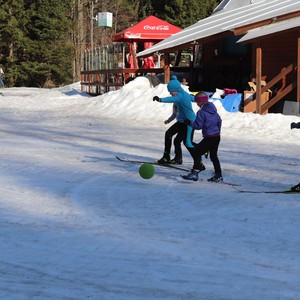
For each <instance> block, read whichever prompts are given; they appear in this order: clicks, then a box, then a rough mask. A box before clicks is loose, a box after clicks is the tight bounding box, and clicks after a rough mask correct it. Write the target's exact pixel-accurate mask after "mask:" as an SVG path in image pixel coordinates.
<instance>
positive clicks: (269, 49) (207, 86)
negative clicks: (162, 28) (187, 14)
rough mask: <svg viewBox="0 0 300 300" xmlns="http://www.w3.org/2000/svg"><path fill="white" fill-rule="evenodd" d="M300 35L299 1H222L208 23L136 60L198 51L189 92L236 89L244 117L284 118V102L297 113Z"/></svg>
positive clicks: (202, 22) (192, 28)
mask: <svg viewBox="0 0 300 300" xmlns="http://www.w3.org/2000/svg"><path fill="white" fill-rule="evenodd" d="M299 29H300V1H298V0H297V1H295V0H284V3H283V1H281V0H268V1H266V0H251V1H250V0H224V1H223V2H221V4H220V5H219V6H218V7H217V8H216V9H215V11H214V13H213V14H212V15H211V16H210V17H208V18H206V19H203V20H200V21H199V22H197V23H196V24H194V25H191V26H190V27H188V28H185V29H183V30H182V31H181V32H179V33H177V34H174V35H173V36H171V37H170V38H168V39H166V40H164V41H162V42H160V43H158V44H156V45H154V46H153V47H151V48H150V49H147V50H145V51H142V52H141V53H139V54H138V56H140V57H143V56H144V55H149V53H155V52H163V53H165V55H166V54H167V53H170V52H174V51H178V50H181V49H184V48H187V47H194V48H197V47H198V48H199V47H200V48H201V51H200V53H201V63H200V65H198V66H194V68H196V67H197V69H195V70H196V72H197V73H196V74H195V75H194V76H193V77H192V79H194V80H191V81H190V88H191V89H193V90H195V89H196V90H206V91H214V90H215V89H216V88H219V89H222V88H235V89H237V90H238V91H239V92H240V93H243V95H244V101H243V106H242V108H241V109H242V110H243V111H246V112H256V113H266V112H282V111H283V106H284V103H285V102H286V101H292V102H297V104H298V107H300V71H299V70H300V30H299ZM195 61H197V57H196V59H195ZM199 68H200V70H199ZM199 72H200V73H199ZM167 73H169V70H167ZM250 84H251V86H252V87H255V90H254V89H253V88H251V87H250ZM249 95H251V97H248V96H249ZM245 96H247V98H245ZM299 114H300V108H299Z"/></svg>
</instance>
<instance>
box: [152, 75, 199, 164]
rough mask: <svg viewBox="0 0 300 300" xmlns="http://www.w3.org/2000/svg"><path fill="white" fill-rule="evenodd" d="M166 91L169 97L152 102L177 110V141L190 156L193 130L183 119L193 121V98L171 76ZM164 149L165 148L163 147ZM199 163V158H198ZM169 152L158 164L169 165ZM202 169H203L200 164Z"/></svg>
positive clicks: (155, 99) (165, 153) (157, 98)
mask: <svg viewBox="0 0 300 300" xmlns="http://www.w3.org/2000/svg"><path fill="white" fill-rule="evenodd" d="M167 88H168V91H169V93H170V94H171V96H169V97H164V98H159V97H158V96H154V97H153V101H158V102H163V103H173V104H175V105H176V107H177V109H178V115H177V123H178V124H177V129H178V133H177V141H179V140H181V141H183V142H184V145H185V146H186V148H187V150H188V151H189V152H190V154H191V155H192V153H193V148H194V145H193V142H192V140H193V133H194V130H193V128H192V127H191V126H189V125H188V124H186V123H185V122H184V120H185V119H189V120H191V121H194V120H195V117H196V115H195V112H194V110H193V107H192V101H194V96H193V95H190V94H189V93H187V92H186V91H185V90H184V89H183V88H182V86H181V83H180V82H179V81H178V80H177V77H176V76H172V78H171V80H170V82H169V83H168V85H167ZM165 149H166V147H165ZM200 161H201V158H200ZM170 162H171V160H170V152H169V151H165V152H164V155H163V157H162V158H161V159H159V160H158V163H160V164H164V163H165V164H166V163H170ZM201 164H202V161H201ZM202 168H203V169H205V167H204V165H203V164H202Z"/></svg>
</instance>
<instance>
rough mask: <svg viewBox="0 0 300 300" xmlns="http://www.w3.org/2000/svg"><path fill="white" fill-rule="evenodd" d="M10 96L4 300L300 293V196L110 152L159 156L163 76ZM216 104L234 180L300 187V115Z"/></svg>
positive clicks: (2, 149) (5, 122) (1, 183)
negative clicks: (145, 170)
mask: <svg viewBox="0 0 300 300" xmlns="http://www.w3.org/2000/svg"><path fill="white" fill-rule="evenodd" d="M185 88H186V89H187V90H188V87H185ZM219 88H220V87H219ZM1 91H2V92H3V94H4V96H3V97H2V96H1V97H0V116H1V132H0V143H1V146H0V153H1V156H0V168H1V174H0V226H1V231H0V241H1V252H0V253H1V254H0V260H1V261H0V278H1V280H0V298H1V299H6V300H7V299H9V300H10V299H12V300H18V299H21V300H23V299H59V300H67V299H68V300H69V299H76V300H77V299H78V300H81V299H97V300H98V299H101V300H111V299H114V300H137V299H143V300H144V299H155V300H157V299H163V300H176V299H182V300H193V299H194V300H252V299H253V300H254V299H255V300H257V299H264V300H288V299H289V300H295V299H300V252H299V249H300V235H299V228H300V194H265V193H241V192H238V191H237V190H236V189H235V188H234V187H232V186H229V185H225V184H215V183H208V182H207V181H206V179H207V178H209V177H210V176H211V174H212V172H213V168H212V163H211V162H210V160H209V159H205V158H204V164H205V165H206V171H204V172H201V174H200V180H199V181H198V182H190V181H185V180H183V179H182V178H181V177H180V174H182V172H183V171H179V170H173V169H169V168H164V167H157V166H155V176H154V177H153V178H151V179H148V180H145V179H143V178H141V177H140V176H139V172H138V170H139V166H140V165H139V164H132V163H126V162H120V161H118V160H117V159H116V158H115V156H116V155H118V156H122V157H126V158H131V159H138V160H147V161H153V160H156V159H159V158H160V157H161V156H162V154H163V146H164V133H165V131H166V130H167V128H168V127H169V126H170V124H168V125H165V124H164V123H163V121H164V120H166V119H167V118H168V117H169V116H170V115H171V113H172V104H162V103H158V102H153V101H152V97H153V96H155V95H158V96H160V97H163V96H168V95H169V94H168V92H167V89H166V85H164V84H160V85H158V86H157V87H152V86H151V84H150V82H149V80H148V79H147V78H145V77H139V78H137V79H135V80H134V81H131V82H130V83H128V84H127V85H125V86H124V87H123V88H121V89H120V90H117V91H111V92H109V93H106V94H104V95H101V96H97V97H89V96H88V95H87V94H85V93H82V92H81V91H80V84H79V83H77V84H74V85H70V86H66V87H62V88H58V89H35V88H5V89H3V90H1ZM214 103H215V104H216V106H217V108H218V111H219V113H220V115H221V117H222V119H223V127H222V140H221V143H220V148H219V158H220V162H221V165H222V168H223V177H224V180H225V181H228V182H233V183H236V184H240V186H238V187H237V188H240V189H245V190H255V191H278V190H285V189H288V188H290V187H292V186H294V185H296V184H297V183H299V182H300V168H299V166H300V155H299V146H300V130H299V129H293V130H291V129H290V123H291V122H300V118H299V117H298V116H285V115H282V114H267V115H257V114H252V113H241V112H236V113H230V112H226V111H225V110H224V109H223V108H222V105H221V102H220V101H218V100H216V101H215V102H214ZM194 109H195V112H196V111H197V109H198V108H197V106H194ZM200 140H201V131H197V133H196V134H195V141H200ZM172 150H173V148H172ZM183 153H184V164H183V167H185V168H188V169H189V168H191V167H192V159H191V157H190V155H189V153H188V151H187V150H186V149H185V148H184V147H183Z"/></svg>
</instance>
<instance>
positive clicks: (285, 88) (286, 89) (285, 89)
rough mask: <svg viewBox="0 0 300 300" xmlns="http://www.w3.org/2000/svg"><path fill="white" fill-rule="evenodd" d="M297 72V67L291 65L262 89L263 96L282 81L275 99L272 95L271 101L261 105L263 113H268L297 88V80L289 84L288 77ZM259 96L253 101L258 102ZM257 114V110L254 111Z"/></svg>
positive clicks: (254, 96) (254, 97) (255, 96)
mask: <svg viewBox="0 0 300 300" xmlns="http://www.w3.org/2000/svg"><path fill="white" fill-rule="evenodd" d="M296 71H297V67H296V65H295V64H290V65H289V66H288V67H286V68H283V69H282V70H281V72H280V73H279V74H278V75H277V76H275V77H274V78H273V79H271V80H270V81H269V82H267V84H266V85H265V86H263V87H262V88H261V95H263V94H264V93H266V92H267V91H268V90H274V86H275V85H276V84H277V83H278V82H279V83H280V81H281V87H280V88H279V89H278V90H277V91H276V94H275V95H274V97H273V96H272V95H270V98H269V100H268V101H267V102H266V103H264V104H262V105H261V113H262V114H263V113H266V112H267V111H268V109H269V108H270V107H272V106H273V105H274V104H276V103H277V102H278V101H280V100H281V99H282V98H283V97H285V96H286V95H287V94H288V93H290V92H291V91H292V90H293V89H295V88H296V87H297V83H296V80H295V81H292V82H291V83H289V84H287V75H289V74H292V73H293V72H296ZM256 98H257V95H256V94H254V95H253V99H254V100H253V101H257V99H256ZM253 112H256V109H254V110H253Z"/></svg>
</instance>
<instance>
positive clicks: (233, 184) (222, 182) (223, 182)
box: [180, 175, 240, 186]
mask: <svg viewBox="0 0 300 300" xmlns="http://www.w3.org/2000/svg"><path fill="white" fill-rule="evenodd" d="M180 176H181V177H182V178H183V176H184V175H180ZM183 179H184V178H183ZM185 180H186V179H185ZM198 180H199V181H202V182H207V183H210V184H226V185H230V186H240V184H239V183H233V182H228V181H219V182H212V181H207V180H205V179H202V178H199V179H198ZM191 181H192V180H191Z"/></svg>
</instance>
